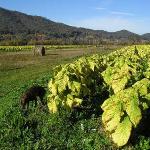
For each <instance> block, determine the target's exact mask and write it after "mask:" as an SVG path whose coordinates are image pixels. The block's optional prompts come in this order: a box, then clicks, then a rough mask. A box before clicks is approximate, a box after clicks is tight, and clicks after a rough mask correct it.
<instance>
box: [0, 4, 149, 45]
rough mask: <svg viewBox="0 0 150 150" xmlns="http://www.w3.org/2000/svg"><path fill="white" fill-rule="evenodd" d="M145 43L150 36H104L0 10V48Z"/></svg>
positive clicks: (105, 33)
mask: <svg viewBox="0 0 150 150" xmlns="http://www.w3.org/2000/svg"><path fill="white" fill-rule="evenodd" d="M149 40H150V33H146V34H144V35H138V34H136V33H133V32H130V31H128V30H120V31H116V32H108V31H104V30H93V29H86V28H83V27H74V26H70V25H66V24H64V23H58V22H54V21H52V20H49V19H47V18H45V17H41V16H32V15H28V14H25V13H22V12H18V11H12V10H7V9H5V8H2V7H0V45H25V44H106V43H129V44H130V43H139V42H143V41H145V42H148V41H149Z"/></svg>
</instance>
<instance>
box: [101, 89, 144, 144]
mask: <svg viewBox="0 0 150 150" xmlns="http://www.w3.org/2000/svg"><path fill="white" fill-rule="evenodd" d="M101 107H102V109H103V111H104V113H103V115H102V122H103V124H104V127H105V129H106V131H108V132H110V133H111V134H112V138H113V141H114V142H115V143H116V144H117V145H118V146H123V145H125V144H126V143H127V141H128V139H129V137H130V134H131V128H132V126H134V127H136V126H137V125H138V123H139V122H140V120H141V117H142V114H141V110H140V107H139V98H138V93H137V92H136V90H135V89H134V88H129V89H125V90H123V91H120V92H118V93H117V94H115V95H113V96H111V97H110V98H109V99H107V100H106V101H105V102H104V103H103V104H102V106H101ZM126 125H127V126H126ZM123 131H124V132H123ZM119 135H120V137H122V138H119Z"/></svg>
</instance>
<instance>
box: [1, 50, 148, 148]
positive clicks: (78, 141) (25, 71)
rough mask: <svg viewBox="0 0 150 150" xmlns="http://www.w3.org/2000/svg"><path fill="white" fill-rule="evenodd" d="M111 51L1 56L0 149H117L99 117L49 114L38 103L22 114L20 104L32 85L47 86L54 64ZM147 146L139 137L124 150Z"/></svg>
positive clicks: (65, 113) (145, 139)
mask: <svg viewBox="0 0 150 150" xmlns="http://www.w3.org/2000/svg"><path fill="white" fill-rule="evenodd" d="M111 50H112V49H110V50H109V51H105V50H100V49H98V50H93V51H91V50H85V51H84V52H83V51H82V50H75V51H73V50H71V51H69V50H67V51H66V50H54V51H51V52H48V53H47V55H46V56H45V57H39V56H37V57H33V56H32V54H31V53H2V54H0V64H1V65H0V149H2V150H5V149H6V150H8V149H11V150H13V149H14V150H16V149H21V150H24V149H42V150H43V149H45V150H47V149H52V150H54V149H57V150H64V149H68V150H82V149H83V150H101V149H102V150H103V149H106V150H111V149H117V148H116V146H115V145H113V144H112V142H111V141H110V140H109V139H108V137H106V135H104V131H103V127H102V123H101V116H96V115H95V114H93V115H92V116H90V117H88V116H87V115H85V112H82V111H81V112H76V111H72V112H69V111H68V112H67V111H64V110H62V111H60V113H57V114H51V113H49V111H48V108H47V106H46V105H44V106H42V105H41V104H40V103H39V104H38V106H37V107H34V106H32V105H30V107H29V110H28V111H22V110H21V109H20V102H19V101H20V96H21V94H22V93H23V92H24V91H25V90H26V89H27V88H28V87H30V86H32V85H34V84H38V85H42V86H44V87H47V83H48V81H49V80H50V78H51V77H52V68H53V67H54V66H55V65H58V64H62V63H68V62H71V61H73V60H75V59H77V58H78V57H80V56H82V55H90V54H91V53H101V54H106V53H108V52H110V51H111ZM46 90H47V94H48V89H47V88H46ZM47 94H46V96H47ZM46 96H45V97H44V101H45V103H46ZM86 113H87V114H88V112H86ZM108 136H109V135H108ZM149 145H150V141H149V139H148V138H145V137H142V136H139V137H138V138H137V139H136V142H135V143H134V145H133V144H131V143H129V144H128V145H127V146H126V147H124V148H123V149H137V150H139V149H141V150H148V149H149V148H150V147H149Z"/></svg>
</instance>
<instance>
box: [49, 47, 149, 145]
mask: <svg viewBox="0 0 150 150" xmlns="http://www.w3.org/2000/svg"><path fill="white" fill-rule="evenodd" d="M48 87H49V96H48V107H49V111H50V112H51V113H58V112H59V111H60V110H61V109H62V108H63V109H66V110H71V111H72V110H75V109H76V108H82V109H84V110H85V111H86V110H89V109H90V110H92V111H93V113H96V114H101V115H102V122H103V127H104V130H105V132H106V133H108V134H109V135H110V138H111V139H112V141H113V142H114V143H115V144H116V145H117V146H118V147H121V146H124V145H126V144H127V142H128V141H129V139H130V137H131V134H132V133H134V132H135V129H137V128H139V125H140V124H141V120H142V119H143V118H146V117H147V115H148V114H147V111H148V110H149V108H150V45H138V46H128V47H125V48H122V49H121V50H117V51H115V52H113V53H111V54H109V55H107V56H101V55H93V56H90V57H82V58H80V59H78V60H76V61H75V62H73V63H70V64H65V65H60V66H57V67H56V68H55V69H54V75H53V78H52V79H51V80H50V82H49V84H48ZM139 130H140V129H139Z"/></svg>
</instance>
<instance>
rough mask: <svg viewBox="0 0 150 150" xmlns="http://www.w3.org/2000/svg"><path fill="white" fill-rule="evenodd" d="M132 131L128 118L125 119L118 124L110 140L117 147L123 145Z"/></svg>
mask: <svg viewBox="0 0 150 150" xmlns="http://www.w3.org/2000/svg"><path fill="white" fill-rule="evenodd" d="M131 130H132V123H131V122H130V119H129V117H125V118H124V119H123V121H122V122H120V123H119V125H118V126H117V129H116V130H115V132H114V133H113V134H112V139H113V141H114V143H116V144H117V145H118V146H123V145H125V144H126V143H127V142H128V140H129V137H130V134H131Z"/></svg>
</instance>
